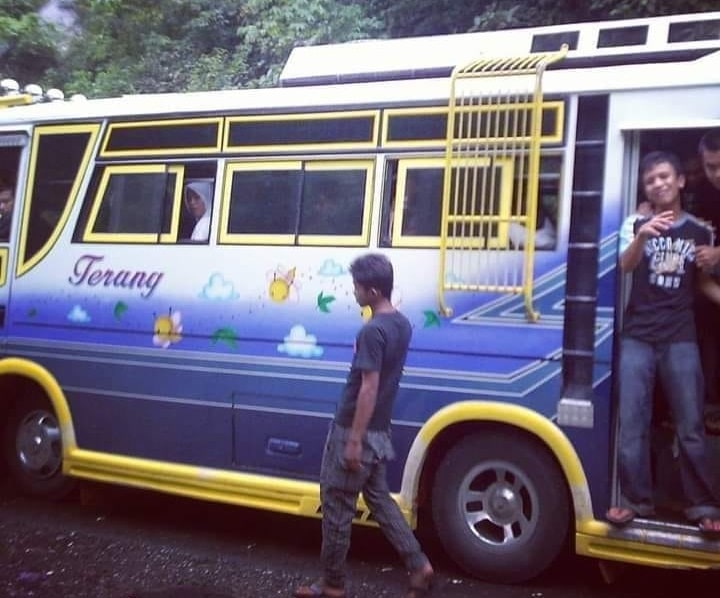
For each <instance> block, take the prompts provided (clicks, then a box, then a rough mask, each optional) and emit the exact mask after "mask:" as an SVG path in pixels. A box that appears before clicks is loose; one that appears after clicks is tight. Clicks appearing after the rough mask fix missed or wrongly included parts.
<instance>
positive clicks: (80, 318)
mask: <svg viewBox="0 0 720 598" xmlns="http://www.w3.org/2000/svg"><path fill="white" fill-rule="evenodd" d="M67 319H68V320H70V321H71V322H74V323H75V324H85V323H87V322H89V321H90V316H89V315H88V313H87V312H86V311H85V310H84V309H83V308H82V307H80V306H79V305H75V306H73V308H72V309H71V310H70V313H69V314H68V315H67Z"/></svg>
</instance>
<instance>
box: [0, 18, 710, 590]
mask: <svg viewBox="0 0 720 598" xmlns="http://www.w3.org/2000/svg"><path fill="white" fill-rule="evenodd" d="M52 95H53V97H56V98H58V97H59V96H58V95H57V94H52ZM32 99H33V98H32V97H31V95H30V94H22V93H19V94H15V95H6V96H4V97H3V98H0V106H2V108H0V179H2V180H3V181H6V182H7V183H9V184H11V185H12V187H13V189H14V204H15V205H14V210H13V212H12V227H11V229H12V230H11V233H10V235H9V237H8V238H7V239H4V240H0V351H1V352H2V359H1V360H0V421H2V422H3V426H2V447H3V448H2V451H3V455H4V458H5V460H6V461H7V463H8V469H9V472H10V475H11V476H12V477H13V479H14V480H15V481H16V482H17V484H18V485H19V486H20V487H21V488H22V489H23V490H25V491H27V492H29V493H32V494H35V495H45V496H48V497H57V496H60V495H63V494H65V493H66V492H67V491H68V490H69V489H70V487H71V486H72V484H73V483H74V482H76V481H77V480H78V479H84V480H94V481H99V482H106V483H112V484H122V485H128V486H134V487H139V488H147V489H152V490H157V491H160V492H167V493H172V494H179V495H184V496H190V497H195V498H198V499H203V500H210V501H218V502H224V503H231V504H237V505H243V506H248V507H255V508H259V509H267V510H272V511H278V512H283V513H291V514H297V515H303V516H310V517H319V516H320V513H319V506H320V502H319V486H318V473H319V468H320V457H321V451H322V448H323V441H324V438H325V435H326V431H327V428H328V423H329V421H330V420H331V418H332V416H333V413H334V411H335V407H336V403H337V400H338V398H339V396H340V391H341V388H342V386H343V383H344V381H345V377H346V374H347V372H348V367H349V363H350V361H351V355H352V350H353V348H352V343H353V340H354V336H355V333H356V331H357V329H358V327H359V326H360V325H361V324H362V323H363V319H364V318H368V317H369V316H370V314H368V313H364V312H362V311H361V310H360V309H359V308H358V307H357V305H356V304H355V301H354V298H353V293H352V283H351V277H350V276H349V274H348V265H349V263H350V262H351V261H352V260H353V259H354V258H355V257H356V256H358V255H359V254H361V253H363V252H367V251H381V252H383V253H384V254H386V255H387V256H388V257H389V258H390V259H391V261H392V262H393V264H394V266H395V272H396V289H395V293H394V296H393V303H394V304H395V305H396V306H398V308H399V309H400V310H401V311H403V313H405V314H406V315H407V317H408V318H409V319H410V321H411V322H412V325H413V339H412V343H411V347H410V352H409V356H408V360H407V364H406V368H405V373H404V377H403V379H402V382H401V388H400V391H399V395H398V398H397V403H396V407H395V410H394V413H393V442H394V444H395V446H396V449H397V453H398V458H397V459H396V460H395V461H394V462H393V463H392V464H391V466H390V468H389V481H390V485H391V489H392V491H393V493H394V497H395V498H396V500H397V502H398V504H399V505H400V507H401V509H402V511H403V513H404V514H405V515H406V517H407V519H408V521H410V522H411V523H412V524H413V525H415V524H417V523H418V522H419V521H420V522H428V523H431V524H432V525H433V529H434V530H435V532H436V533H437V535H438V536H439V539H440V541H441V543H442V545H443V546H444V548H445V549H446V550H447V552H448V554H449V555H450V556H451V557H452V558H453V559H454V560H455V561H456V562H457V563H458V564H459V565H460V566H461V567H463V568H464V569H465V570H466V571H468V572H469V573H471V574H473V575H477V576H479V577H482V578H485V579H491V580H496V581H507V582H514V581H520V580H524V579H528V578H530V577H532V576H535V575H537V574H538V573H540V572H541V571H543V570H544V569H545V568H547V567H548V566H549V565H550V563H551V562H552V561H553V560H554V559H555V557H556V556H557V555H558V554H559V553H560V551H561V550H562V547H563V546H564V545H566V544H567V543H570V544H571V545H572V546H573V547H574V549H575V550H576V552H577V553H579V554H581V555H588V556H591V557H595V558H599V559H610V560H619V561H626V562H633V563H644V564H650V565H656V566H665V567H687V568H717V567H720V543H718V541H714V540H710V539H707V538H706V537H703V536H701V535H700V533H699V532H698V530H697V529H696V528H694V527H691V526H689V525H686V524H685V523H684V522H683V520H682V518H680V517H679V516H678V514H677V513H678V511H677V506H678V499H679V497H678V490H677V489H678V487H679V483H678V479H679V478H678V472H677V466H676V464H675V461H674V459H673V456H672V431H671V430H668V429H667V428H663V427H660V426H658V427H657V429H656V434H655V435H656V438H655V444H654V446H655V450H654V454H655V474H656V476H655V480H656V487H657V488H656V490H657V502H658V505H659V506H660V507H661V509H660V510H659V515H658V516H657V517H656V518H653V519H637V520H635V521H634V522H633V523H632V524H631V525H629V526H627V527H625V528H622V529H615V528H613V527H611V526H609V525H608V524H607V523H606V522H605V521H604V513H605V510H606V508H607V507H608V505H609V504H611V503H612V502H613V500H614V498H615V495H616V492H617V487H616V486H617V484H616V475H615V460H614V444H613V442H614V425H615V424H614V421H615V420H614V405H615V400H616V390H615V388H614V377H613V365H614V360H615V359H616V354H615V344H616V338H617V333H618V330H619V327H620V325H621V314H622V305H623V297H624V296H625V294H626V288H625V287H626V282H625V281H624V280H623V279H622V278H621V277H620V276H619V274H618V269H617V268H616V263H617V245H618V237H617V231H618V229H619V227H620V225H621V222H622V221H623V219H624V218H625V216H626V215H628V214H630V213H632V212H633V210H634V208H635V205H636V201H637V186H638V185H637V182H638V181H637V179H638V177H637V166H638V160H639V156H640V155H641V154H642V153H644V152H645V151H647V150H650V149H672V150H674V151H676V152H678V153H680V154H683V155H684V156H687V157H688V158H689V157H690V156H691V155H692V154H694V152H695V151H696V144H697V141H698V139H699V137H700V136H701V135H702V134H703V132H705V131H706V130H707V129H708V128H709V127H714V126H718V125H720V12H712V13H704V14H694V15H681V16H671V17H657V18H650V19H638V20H630V21H612V22H598V23H585V24H579V25H562V26H552V27H542V28H534V29H518V30H508V31H501V32H485V33H470V34H462V35H448V36H436V37H425V38H407V39H396V40H376V41H364V42H356V43H348V44H336V45H328V46H318V47H302V48H297V49H296V50H294V51H293V53H292V54H291V56H290V58H289V60H288V62H287V64H286V66H285V69H284V70H283V73H282V76H281V81H280V85H279V86H278V87H277V88H272V89H252V90H234V91H218V92H208V93H184V94H162V95H132V96H124V97H120V98H112V99H96V100H87V101H63V100H60V99H56V101H50V99H49V98H46V100H47V101H37V102H33V101H32ZM192 189H194V190H195V191H196V192H197V193H200V195H203V198H204V208H205V213H204V214H203V216H204V217H205V218H209V227H208V228H209V235H205V236H202V235H200V236H198V235H196V234H193V233H192V231H193V228H194V225H195V219H196V218H197V217H198V214H193V213H191V210H190V209H189V205H190V204H189V200H188V197H189V194H190V190H192ZM199 190H200V191H199ZM718 440H719V439H718V437H709V438H708V443H709V446H710V448H711V451H712V455H711V458H712V459H714V460H715V463H720V443H719V442H718ZM714 469H715V471H718V472H720V466H719V467H715V468H714ZM718 477H719V480H718V482H719V483H720V475H719V476H718ZM357 519H358V522H359V523H365V524H369V525H372V518H371V517H370V513H369V512H368V510H367V508H366V506H365V505H364V504H363V503H362V501H361V502H360V503H359V505H358V516H357Z"/></svg>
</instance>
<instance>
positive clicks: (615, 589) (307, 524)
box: [0, 480, 720, 598]
mask: <svg viewBox="0 0 720 598" xmlns="http://www.w3.org/2000/svg"><path fill="white" fill-rule="evenodd" d="M83 488H84V491H83V492H81V493H80V498H81V500H77V499H75V500H71V501H65V502H61V503H46V502H43V501H33V500H28V499H25V498H21V497H19V496H17V495H16V494H15V493H14V492H13V491H12V490H11V489H9V488H8V487H7V485H6V484H4V483H3V482H2V480H0V539H1V542H0V598H16V597H18V598H20V597H22V598H29V597H33V598H201V597H204V598H250V597H254V596H276V597H288V596H290V595H291V592H292V589H293V588H294V587H295V586H296V585H298V584H299V583H301V582H306V581H308V580H312V579H314V578H316V577H317V574H318V553H319V548H320V525H319V522H318V521H316V520H312V519H302V518H296V517H289V516H282V515H276V514H269V513H262V512H258V511H253V510H249V509H241V508H237V507H230V506H224V505H213V504H208V503H203V502H199V501H191V500H184V499H179V498H175V497H168V496H165V495H160V494H152V493H147V492H140V491H134V490H129V489H119V488H114V487H110V486H91V485H84V486H83ZM421 540H422V541H423V546H424V547H425V548H426V550H427V551H428V553H429V555H430V557H431V559H432V560H433V563H434V565H435V566H436V570H437V572H438V576H437V584H436V588H437V589H436V591H435V592H433V598H437V597H442V598H678V597H683V598H710V597H712V598H715V597H716V596H717V595H718V592H717V587H718V584H720V574H718V573H702V572H690V573H688V572H674V571H663V570H657V569H650V568H643V567H622V568H621V569H620V570H617V569H613V570H612V572H613V573H614V574H619V576H618V577H617V579H616V580H615V582H614V583H613V584H611V585H608V584H606V583H604V582H603V581H602V578H601V576H600V574H599V569H598V567H597V563H596V562H594V561H591V560H588V559H580V558H577V557H572V558H571V557H568V558H567V559H564V560H563V561H562V562H561V563H560V564H559V565H558V566H556V567H555V569H554V571H553V572H551V573H550V574H549V575H546V576H544V577H543V578H542V579H540V580H538V581H535V582H532V583H530V584H525V585H521V586H498V585H492V584H486V583H482V582H479V581H477V580H474V579H471V578H468V577H467V576H464V575H463V574H462V573H460V572H459V571H458V570H457V569H456V568H455V567H454V566H453V565H452V564H451V563H449V562H448V561H447V559H446V558H445V557H444V556H443V555H442V552H441V551H440V549H439V548H438V547H437V545H435V544H434V543H433V542H432V541H430V540H428V539H427V538H422V535H421ZM349 577H350V586H349V588H348V589H349V591H348V596H350V597H354V598H400V597H401V596H402V595H403V589H404V586H405V581H406V576H405V573H404V571H403V570H402V567H401V565H400V563H399V562H398V559H397V556H396V555H395V554H394V553H393V551H392V549H391V548H390V546H389V545H388V544H387V543H386V542H385V540H384V539H383V538H382V536H381V534H380V533H379V532H378V531H377V530H373V529H367V528H355V530H354V531H353V545H352V548H351V551H350V556H349Z"/></svg>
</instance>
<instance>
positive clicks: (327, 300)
mask: <svg viewBox="0 0 720 598" xmlns="http://www.w3.org/2000/svg"><path fill="white" fill-rule="evenodd" d="M333 301H335V297H334V296H333V295H325V294H324V293H323V292H322V291H320V294H319V295H318V296H317V308H318V309H319V310H320V311H321V312H323V313H324V314H329V313H330V307H329V306H330V304H331V303H332V302H333Z"/></svg>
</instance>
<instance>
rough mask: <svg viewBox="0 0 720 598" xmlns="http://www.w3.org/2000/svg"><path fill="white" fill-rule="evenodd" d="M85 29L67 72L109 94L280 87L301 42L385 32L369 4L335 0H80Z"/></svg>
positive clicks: (74, 84) (71, 85)
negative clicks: (370, 15) (369, 11)
mask: <svg viewBox="0 0 720 598" xmlns="http://www.w3.org/2000/svg"><path fill="white" fill-rule="evenodd" d="M75 6H76V11H77V16H78V28H79V31H80V34H79V35H78V36H77V37H75V39H74V40H73V41H72V42H71V43H70V45H69V49H68V52H67V56H66V59H65V60H64V65H63V69H62V71H58V74H59V75H60V76H61V77H63V78H64V79H65V80H66V81H67V88H68V89H69V90H70V91H72V92H81V93H84V94H85V95H88V96H107V95H117V94H119V93H133V92H164V91H194V90H200V89H229V88H236V87H241V86H263V85H270V84H274V83H275V82H276V79H277V75H278V74H279V72H280V69H281V68H282V64H283V63H284V62H285V60H286V59H287V57H288V55H289V53H290V50H291V49H292V47H293V46H295V45H298V44H310V43H313V44H315V43H323V42H330V41H345V40H349V39H356V38H358V37H367V36H369V35H378V34H380V33H381V27H380V21H379V20H377V19H372V18H368V17H366V16H365V14H364V9H363V6H362V4H360V3H354V2H334V1H333V0H247V1H246V2H237V1H235V0H185V1H177V0H157V1H156V2H152V3H148V2H145V0H123V1H120V0H76V2H75Z"/></svg>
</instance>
